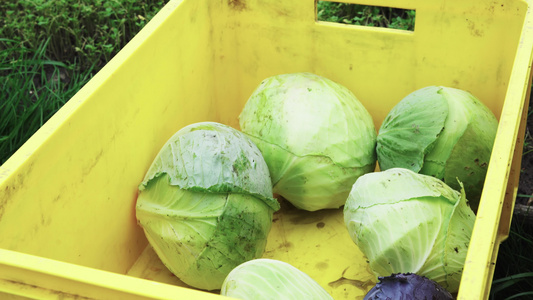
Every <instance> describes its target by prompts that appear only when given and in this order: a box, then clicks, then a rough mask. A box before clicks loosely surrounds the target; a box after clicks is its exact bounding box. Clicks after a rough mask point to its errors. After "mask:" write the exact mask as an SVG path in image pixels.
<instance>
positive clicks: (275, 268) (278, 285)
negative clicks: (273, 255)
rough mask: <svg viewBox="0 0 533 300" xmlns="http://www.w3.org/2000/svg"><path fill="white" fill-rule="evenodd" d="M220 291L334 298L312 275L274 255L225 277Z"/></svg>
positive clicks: (248, 298) (268, 299) (285, 298)
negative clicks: (273, 257) (275, 257)
mask: <svg viewBox="0 0 533 300" xmlns="http://www.w3.org/2000/svg"><path fill="white" fill-rule="evenodd" d="M220 294H221V295H224V296H229V297H232V298H235V299H243V300H256V299H262V300H293V299H314V300H333V297H331V295H329V294H328V292H326V290H324V288H322V287H321V286H320V285H319V284H318V283H317V282H316V281H314V280H313V279H312V278H311V277H309V275H307V274H305V273H304V272H302V271H300V270H299V269H297V268H296V267H294V266H292V265H290V264H288V263H286V262H283V261H280V260H275V259H268V258H260V259H254V260H250V261H247V262H245V263H243V264H241V265H240V266H238V267H236V268H235V269H233V270H232V271H231V272H230V273H229V275H228V277H226V279H225V280H224V283H223V285H222V289H221V291H220Z"/></svg>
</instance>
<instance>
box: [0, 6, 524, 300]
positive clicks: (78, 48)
mask: <svg viewBox="0 0 533 300" xmlns="http://www.w3.org/2000/svg"><path fill="white" fill-rule="evenodd" d="M166 2H167V1H165V0H153V1H150V0H144V1H138V0H120V1H119V0H107V1H104V0H84V1H82V0H51V1H47V0H32V1H30V0H17V1H15V0H6V1H0V13H2V16H4V18H3V20H2V22H3V24H0V25H1V26H0V37H4V38H1V39H0V85H1V91H2V93H1V94H0V164H2V163H4V162H5V161H6V160H7V159H8V158H9V157H10V156H11V155H12V154H13V153H14V152H15V151H16V150H17V149H18V148H19V147H20V146H21V145H22V144H23V143H24V142H25V141H26V140H27V139H28V138H29V137H30V136H31V135H32V134H33V133H34V132H35V131H36V130H37V129H38V128H39V127H40V126H42V125H43V124H44V122H46V121H47V120H48V119H49V118H50V117H51V116H52V115H53V114H54V113H55V112H56V111H57V110H58V109H59V108H60V107H61V106H62V105H63V104H64V103H65V102H66V101H68V99H70V98H71V97H72V96H73V95H74V94H75V93H76V92H77V91H78V90H79V89H80V88H81V87H82V86H83V85H84V84H85V83H86V82H87V81H88V80H90V78H91V77H92V76H93V75H94V74H95V73H96V72H97V71H98V70H99V69H100V68H101V67H102V66H103V65H104V64H105V63H106V62H108V61H109V60H110V59H111V58H112V57H113V56H114V55H115V54H116V53H117V52H118V51H119V50H120V49H121V48H122V47H123V46H124V45H125V44H126V43H127V42H128V41H129V40H130V39H131V38H132V37H133V36H134V35H135V34H136V33H137V32H138V31H139V30H140V29H141V28H142V27H143V26H144V25H145V24H146V23H147V22H148V21H149V20H150V19H151V18H152V17H153V16H154V15H155V13H157V11H158V10H159V9H160V8H161V7H162V6H163V5H164V4H165V3H166ZM317 8H318V12H317V16H318V19H319V20H321V21H330V22H340V23H345V24H353V25H364V26H376V27H388V28H395V29H402V30H413V29H414V23H415V12H414V11H410V10H399V9H392V8H384V7H375V6H373V7H368V6H363V5H349V4H344V3H333V2H323V1H319V3H318V5H317ZM530 115H531V113H530ZM532 145H533V138H532V137H531V136H530V135H528V136H526V143H525V146H524V147H525V148H524V153H527V152H528V151H533V146H532ZM531 232H532V229H531V228H530V227H527V226H526V225H525V224H523V223H521V222H520V220H518V219H516V218H515V219H513V223H512V224H511V232H510V236H509V239H508V240H507V241H505V242H504V243H503V244H502V245H501V247H500V252H499V256H498V261H497V264H496V271H495V277H494V281H493V285H492V290H491V299H518V298H525V297H530V298H533V292H531V291H533V272H532V271H533V258H532V256H531V254H532V253H533V235H532V234H531Z"/></svg>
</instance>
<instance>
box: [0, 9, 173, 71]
mask: <svg viewBox="0 0 533 300" xmlns="http://www.w3.org/2000/svg"><path fill="white" fill-rule="evenodd" d="M166 2H168V1H167V0H142V1H138V0H17V1H15V0H3V1H0V13H1V15H2V16H3V18H2V21H0V22H1V23H0V37H9V38H10V39H11V40H15V41H17V42H19V47H21V48H22V47H23V48H24V49H30V50H33V51H34V52H35V51H37V49H39V47H40V46H41V43H42V42H43V41H45V40H49V42H48V45H47V47H46V49H45V50H46V52H45V53H44V55H45V56H46V57H48V58H50V59H52V60H55V61H60V62H63V63H66V64H69V65H72V66H75V67H76V68H78V69H80V70H82V71H83V70H87V69H89V68H94V70H95V71H97V70H98V69H99V68H101V67H102V66H103V65H104V64H105V63H106V62H108V61H109V60H110V59H111V58H112V57H113V56H114V55H115V54H116V53H117V52H118V51H119V50H120V49H121V48H122V47H124V45H125V44H126V43H127V42H128V41H129V40H130V39H131V38H132V37H133V36H134V35H135V34H136V33H137V32H138V31H139V30H140V29H141V28H142V27H144V25H146V23H147V22H148V21H149V20H150V19H151V18H152V17H153V16H154V15H155V14H156V13H157V12H158V11H159V9H161V7H163V5H164V4H165V3H166ZM2 23H3V24H2ZM6 43H7V42H6V41H0V51H1V50H4V49H7V48H8V47H10V46H11V44H10V45H8V44H6ZM9 43H11V42H9ZM4 54H5V53H4ZM12 54H13V55H14V58H15V59H16V58H18V56H17V55H18V53H12Z"/></svg>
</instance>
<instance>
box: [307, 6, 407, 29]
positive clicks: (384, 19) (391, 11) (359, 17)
mask: <svg viewBox="0 0 533 300" xmlns="http://www.w3.org/2000/svg"><path fill="white" fill-rule="evenodd" d="M415 15H416V12H415V11H414V10H405V9H398V8H391V7H380V6H368V5H359V4H348V3H336V2H326V1H318V3H317V19H318V20H320V21H326V22H335V23H344V24H353V25H363V26H371V27H387V28H393V29H402V30H414V28H415Z"/></svg>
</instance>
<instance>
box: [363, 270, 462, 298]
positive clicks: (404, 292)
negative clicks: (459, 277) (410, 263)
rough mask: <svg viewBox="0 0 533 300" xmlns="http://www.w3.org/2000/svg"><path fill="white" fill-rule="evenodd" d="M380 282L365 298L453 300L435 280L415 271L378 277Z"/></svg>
mask: <svg viewBox="0 0 533 300" xmlns="http://www.w3.org/2000/svg"><path fill="white" fill-rule="evenodd" d="M378 278H379V282H378V283H377V284H376V286H374V287H373V288H372V289H371V290H370V291H369V292H368V293H367V294H366V296H365V298H364V299H363V300H392V299H395V300H453V299H454V298H453V297H452V295H451V294H450V293H449V292H448V291H447V290H446V289H444V288H443V287H442V286H440V285H439V284H438V283H436V282H435V281H433V280H431V279H428V278H427V277H424V276H419V275H416V274H414V273H404V274H401V273H400V274H392V275H390V276H386V277H378Z"/></svg>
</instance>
